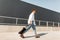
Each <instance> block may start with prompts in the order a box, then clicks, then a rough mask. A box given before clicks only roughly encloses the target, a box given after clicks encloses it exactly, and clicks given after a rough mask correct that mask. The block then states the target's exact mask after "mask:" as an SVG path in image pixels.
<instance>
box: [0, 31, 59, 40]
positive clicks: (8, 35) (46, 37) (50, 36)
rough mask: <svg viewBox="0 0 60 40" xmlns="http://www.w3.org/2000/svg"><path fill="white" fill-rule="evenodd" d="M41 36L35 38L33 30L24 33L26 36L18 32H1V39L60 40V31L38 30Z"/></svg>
mask: <svg viewBox="0 0 60 40" xmlns="http://www.w3.org/2000/svg"><path fill="white" fill-rule="evenodd" d="M38 35H40V38H35V37H34V33H33V32H27V33H25V34H24V36H26V38H24V39H23V38H21V37H19V34H18V33H17V32H0V40H60V32H59V31H55V32H38Z"/></svg>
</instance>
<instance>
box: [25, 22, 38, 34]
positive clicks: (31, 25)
mask: <svg viewBox="0 0 60 40" xmlns="http://www.w3.org/2000/svg"><path fill="white" fill-rule="evenodd" d="M31 27H32V29H33V31H34V33H35V34H37V33H36V25H34V23H33V22H32V24H30V25H28V26H27V27H26V30H25V31H24V33H25V32H27V31H28V30H29V29H30V28H31Z"/></svg>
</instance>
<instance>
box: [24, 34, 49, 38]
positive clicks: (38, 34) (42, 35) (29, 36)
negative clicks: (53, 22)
mask: <svg viewBox="0 0 60 40" xmlns="http://www.w3.org/2000/svg"><path fill="white" fill-rule="evenodd" d="M46 34H48V33H40V34H38V35H39V36H43V35H46ZM31 37H35V35H32V36H26V37H25V38H31Z"/></svg>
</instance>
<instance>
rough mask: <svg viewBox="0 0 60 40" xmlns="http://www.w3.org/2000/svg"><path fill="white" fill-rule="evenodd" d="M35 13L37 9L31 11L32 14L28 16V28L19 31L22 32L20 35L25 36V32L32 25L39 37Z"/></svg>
mask: <svg viewBox="0 0 60 40" xmlns="http://www.w3.org/2000/svg"><path fill="white" fill-rule="evenodd" d="M35 13H36V9H32V12H31V14H30V15H29V18H28V26H27V27H26V28H23V29H22V30H21V31H20V32H19V34H21V35H20V37H22V38H25V37H24V35H23V34H24V33H25V32H27V31H28V30H29V29H30V28H31V27H32V29H33V31H34V33H35V37H36V38H38V35H37V32H36V27H35V26H36V23H35V18H34V14H35Z"/></svg>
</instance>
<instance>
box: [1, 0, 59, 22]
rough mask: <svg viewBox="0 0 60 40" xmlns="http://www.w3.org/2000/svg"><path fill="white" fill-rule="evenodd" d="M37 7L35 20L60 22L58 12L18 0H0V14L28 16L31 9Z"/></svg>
mask: <svg viewBox="0 0 60 40" xmlns="http://www.w3.org/2000/svg"><path fill="white" fill-rule="evenodd" d="M33 8H36V9H37V12H36V14H35V18H36V19H37V20H44V21H55V22H60V13H58V12H54V11H51V10H48V9H45V8H42V7H38V6H36V5H32V4H29V3H26V2H23V1H20V0H0V16H11V17H19V18H28V16H29V14H30V13H31V10H32V9H33Z"/></svg>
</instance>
